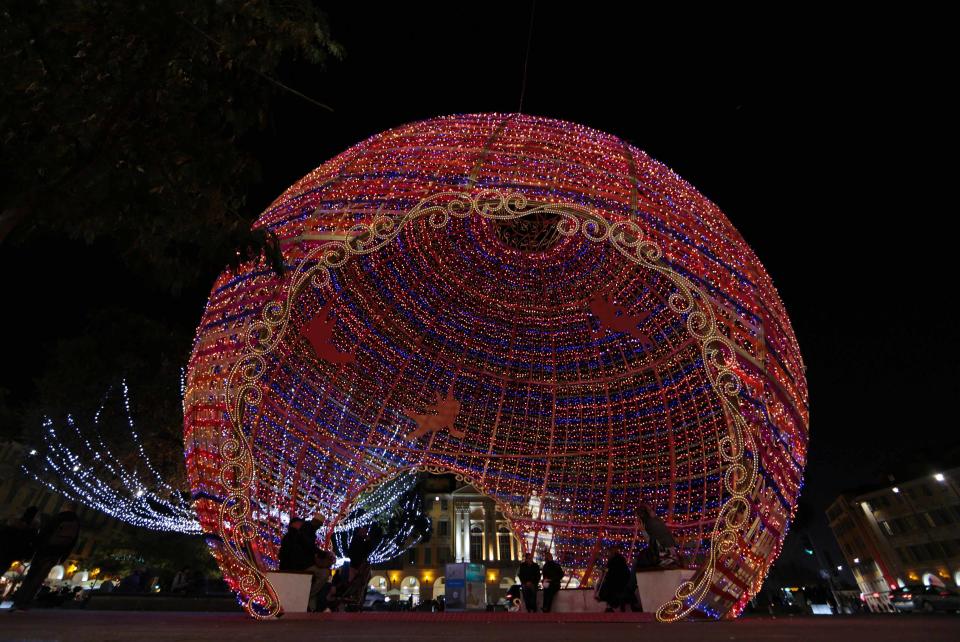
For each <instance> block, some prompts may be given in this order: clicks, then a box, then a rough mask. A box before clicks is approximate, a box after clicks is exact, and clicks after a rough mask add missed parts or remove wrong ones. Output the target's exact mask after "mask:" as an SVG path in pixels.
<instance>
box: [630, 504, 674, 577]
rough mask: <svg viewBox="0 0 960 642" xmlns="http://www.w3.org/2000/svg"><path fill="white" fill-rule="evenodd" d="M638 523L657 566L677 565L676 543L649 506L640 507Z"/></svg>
mask: <svg viewBox="0 0 960 642" xmlns="http://www.w3.org/2000/svg"><path fill="white" fill-rule="evenodd" d="M639 513H640V521H642V522H643V530H645V531H647V537H648V538H649V540H650V548H651V549H652V551H653V555H654V557H655V559H657V563H658V565H659V566H673V565H675V564H676V563H677V542H676V540H675V539H673V533H671V532H670V528H669V527H667V524H666V523H665V522H664V521H663V520H662V519H660V518H659V517H657V515H656V513H654V512H653V511H652V510H651V509H650V507H649V506H641V507H640V511H639Z"/></svg>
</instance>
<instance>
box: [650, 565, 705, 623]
mask: <svg viewBox="0 0 960 642" xmlns="http://www.w3.org/2000/svg"><path fill="white" fill-rule="evenodd" d="M695 572H696V571H692V570H690V569H687V568H673V569H664V570H660V569H652V570H649V571H641V572H639V573H637V592H638V593H640V602H641V604H642V605H643V612H644V613H656V612H657V609H659V608H660V607H661V606H663V604H664V603H666V602H668V601H670V600H672V599H673V597H674V595H675V594H676V592H677V587H678V586H680V585H681V584H682V583H683V582H684V581H686V580H689V579H690V578H691V577H693V574H694V573H695Z"/></svg>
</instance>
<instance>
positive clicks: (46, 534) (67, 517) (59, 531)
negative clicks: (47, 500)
mask: <svg viewBox="0 0 960 642" xmlns="http://www.w3.org/2000/svg"><path fill="white" fill-rule="evenodd" d="M79 537H80V520H79V519H78V518H77V504H76V503H75V502H67V503H66V504H64V505H63V508H61V509H60V512H59V513H58V514H57V515H56V516H55V517H54V518H53V519H51V520H50V523H48V524H47V525H46V526H44V527H43V528H42V529H41V530H40V534H39V535H38V537H37V550H36V552H35V553H34V554H33V559H32V560H31V562H30V570H28V571H27V576H26V577H25V578H24V580H23V584H21V585H20V588H19V589H18V590H17V593H16V595H14V598H13V608H15V609H21V610H22V609H27V608H29V606H30V603H31V602H33V598H34V597H35V596H36V594H37V591H38V590H40V586H41V585H42V584H43V581H44V580H45V579H47V575H49V573H50V569H52V568H53V567H54V566H56V565H57V564H60V563H62V562H63V560H65V559H66V558H67V555H69V554H70V551H72V550H73V547H74V546H76V545H77V539H78V538H79Z"/></svg>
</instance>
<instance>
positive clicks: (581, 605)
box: [541, 589, 607, 613]
mask: <svg viewBox="0 0 960 642" xmlns="http://www.w3.org/2000/svg"><path fill="white" fill-rule="evenodd" d="M541 595H542V593H541ZM593 596H594V592H593V589H560V591H559V592H557V595H556V596H555V597H554V598H553V609H552V611H553V612H554V613H597V612H600V613H602V612H603V611H604V610H605V609H606V608H607V604H606V602H598V601H596V600H595V599H594V598H593Z"/></svg>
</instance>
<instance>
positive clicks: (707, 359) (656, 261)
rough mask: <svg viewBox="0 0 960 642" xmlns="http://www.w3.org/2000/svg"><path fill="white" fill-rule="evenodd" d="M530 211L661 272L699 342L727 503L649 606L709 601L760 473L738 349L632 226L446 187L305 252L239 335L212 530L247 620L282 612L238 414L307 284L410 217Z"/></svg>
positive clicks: (255, 395) (432, 221)
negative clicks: (233, 566)
mask: <svg viewBox="0 0 960 642" xmlns="http://www.w3.org/2000/svg"><path fill="white" fill-rule="evenodd" d="M534 215H535V216H544V215H552V216H556V217H557V223H556V226H557V231H558V232H559V233H560V235H562V236H564V237H572V236H575V235H577V234H582V235H583V237H584V238H585V239H587V240H589V241H592V242H595V243H602V242H608V243H610V244H611V246H612V247H613V248H614V249H615V250H616V251H617V252H619V253H620V254H621V255H623V256H624V257H625V258H626V259H628V260H630V261H632V262H633V263H635V264H636V265H639V266H641V267H644V268H646V269H649V270H653V271H655V272H657V273H659V274H661V275H662V276H664V277H665V278H666V279H668V280H669V281H670V282H671V283H672V285H673V286H674V287H675V288H676V290H675V292H673V293H672V294H671V295H670V296H669V297H668V301H667V303H668V305H669V307H670V309H671V310H672V311H673V312H674V313H676V314H678V315H680V316H681V317H685V321H686V328H687V331H688V332H689V334H690V336H691V337H693V338H694V339H695V340H696V341H697V342H698V343H699V346H700V350H701V356H702V359H703V363H704V369H705V370H706V374H707V377H708V379H709V381H710V385H711V387H712V388H713V389H714V391H715V392H716V394H717V395H718V396H719V398H720V400H721V402H722V404H723V406H724V409H725V411H726V412H725V414H726V416H727V420H728V434H727V436H725V437H724V438H723V439H721V440H720V444H719V452H720V456H721V458H722V460H723V462H724V463H725V464H726V469H725V473H724V480H723V481H724V486H725V490H726V492H727V494H728V498H727V500H726V501H725V502H724V504H723V505H722V506H721V508H720V510H719V513H718V515H717V520H716V522H715V524H714V527H713V530H712V532H711V535H710V539H711V546H710V550H709V555H708V557H707V559H706V560H705V562H704V564H703V565H702V566H701V567H700V569H699V570H698V573H697V574H696V575H695V576H694V577H693V578H692V579H691V580H689V581H686V582H684V583H683V584H681V585H680V586H679V588H678V589H677V591H676V594H675V596H674V598H673V599H672V600H670V601H668V602H667V603H666V604H663V605H662V606H661V607H660V608H659V609H658V610H657V619H658V620H660V621H664V622H670V621H676V620H679V619H682V618H684V617H686V616H687V615H689V614H690V613H691V612H693V611H694V610H696V609H697V607H698V606H699V605H700V604H702V603H703V602H704V600H705V599H706V598H707V596H708V595H709V592H710V586H711V584H712V582H713V580H714V575H715V573H716V572H717V565H718V564H719V563H720V560H721V558H722V556H724V555H726V554H728V553H730V552H731V551H733V550H734V549H735V547H736V546H737V542H738V540H739V538H740V537H742V536H743V534H744V531H745V530H746V528H747V525H748V523H749V518H750V513H751V501H750V493H751V492H752V490H753V488H754V486H755V484H756V481H757V477H758V462H757V458H756V457H755V456H747V455H746V453H747V451H753V452H756V450H755V444H754V439H753V435H752V433H751V431H750V429H749V427H748V425H747V422H746V420H745V418H744V417H743V415H742V414H741V413H740V410H739V404H738V397H739V394H740V390H741V381H740V379H739V377H738V376H737V374H736V372H735V371H734V369H733V368H734V364H735V360H736V356H735V354H736V353H735V351H734V349H733V346H732V345H731V344H730V342H729V341H728V340H727V339H726V338H725V337H724V336H723V335H722V334H721V331H720V326H719V324H718V323H717V318H716V315H715V313H714V311H713V307H712V305H711V303H710V301H709V298H708V297H707V295H706V294H705V293H704V292H703V291H702V290H701V289H700V288H698V287H697V286H696V285H695V284H694V283H693V282H691V281H690V280H689V279H687V278H686V277H684V276H682V275H680V274H679V273H677V272H676V271H674V270H673V269H671V268H670V267H669V266H668V265H667V264H666V263H665V262H664V261H661V259H662V257H663V252H662V250H661V248H660V247H659V246H658V245H657V244H656V243H655V242H653V241H652V240H650V239H648V238H646V236H645V234H644V232H643V230H642V229H641V228H640V226H639V225H638V224H637V223H636V222H634V221H632V220H627V221H616V222H610V221H608V220H606V219H605V218H604V217H603V216H601V215H599V214H598V213H597V212H596V211H594V210H591V209H589V208H587V207H584V206H581V205H576V204H532V203H530V202H529V201H528V200H527V198H526V197H525V196H524V195H523V194H519V193H504V192H501V191H498V190H478V191H476V192H473V193H469V192H452V191H451V192H440V193H437V194H434V195H432V196H430V197H428V198H426V199H424V200H422V201H420V202H419V203H418V204H417V205H416V206H415V207H413V208H412V209H410V210H409V211H407V212H406V213H404V214H402V215H400V216H396V217H394V216H387V215H379V216H377V217H376V218H375V219H374V220H373V221H372V222H371V223H369V224H360V225H356V226H353V227H351V228H350V230H349V232H350V233H351V234H354V235H355V236H353V238H351V239H349V240H343V241H339V240H338V241H329V242H326V243H324V244H322V245H320V246H318V247H316V248H314V249H313V250H311V251H310V252H309V253H308V254H307V255H306V256H305V257H304V258H303V260H301V262H300V263H299V265H298V267H297V269H296V270H295V271H294V272H293V273H291V275H290V276H289V277H288V279H287V281H286V283H285V284H284V288H283V290H282V291H281V293H282V296H281V297H280V298H279V300H275V301H272V302H270V303H268V304H267V305H266V306H265V307H264V309H263V311H262V313H261V315H260V317H259V319H257V320H256V321H253V322H251V323H250V324H249V325H248V326H247V328H246V330H245V333H244V335H243V337H242V342H243V343H242V346H241V349H242V351H243V353H242V356H241V357H240V358H239V360H238V361H237V362H236V364H235V365H234V367H233V368H232V370H231V372H230V374H229V379H228V388H227V390H228V407H229V409H230V434H229V435H228V437H227V439H225V441H224V442H223V443H222V445H221V449H220V450H221V455H222V456H223V459H224V463H223V466H222V468H221V471H220V480H221V483H223V486H224V488H225V489H226V495H227V497H226V500H225V501H224V503H223V504H222V505H221V508H220V513H219V532H220V536H221V537H222V538H223V541H224V542H225V543H226V545H227V548H228V550H229V552H230V553H231V554H232V556H233V558H234V559H235V560H236V561H237V562H238V563H239V565H240V568H242V569H243V573H242V575H241V576H240V578H239V584H240V591H241V594H242V595H244V596H245V597H246V603H245V608H246V610H247V612H248V613H249V614H250V615H252V616H253V617H256V618H269V617H273V616H276V615H277V614H278V613H279V612H280V609H281V605H280V603H279V600H278V599H277V596H276V593H275V592H274V590H273V587H272V586H270V584H269V582H268V581H267V579H266V576H265V575H264V574H263V572H262V571H261V570H260V569H259V568H258V567H257V565H256V564H255V563H254V561H253V559H252V555H251V554H250V553H249V547H250V544H251V542H252V540H254V539H255V538H256V530H257V529H256V525H255V524H254V522H253V521H252V519H251V517H250V493H251V489H252V487H253V475H254V465H253V462H254V455H253V452H252V448H251V446H250V443H249V441H248V440H247V437H246V435H245V433H244V430H243V415H244V409H245V408H247V407H251V406H252V407H256V406H257V405H258V404H259V403H260V401H261V398H262V394H263V393H262V390H261V388H260V385H259V381H260V379H261V378H262V377H263V375H264V374H265V372H266V369H267V356H268V355H270V354H271V353H272V352H273V351H274V350H275V349H276V348H277V347H278V346H279V345H280V343H281V342H282V341H283V339H284V338H285V336H286V334H287V332H288V331H289V329H290V328H289V326H290V315H291V311H292V310H293V309H294V305H295V303H296V301H297V299H298V297H299V296H300V294H301V293H302V292H303V291H304V289H305V288H306V287H312V288H324V287H326V286H328V285H330V284H331V270H333V269H336V268H340V267H342V266H343V265H344V264H346V263H347V261H349V260H350V258H351V257H352V256H354V255H364V254H370V253H373V252H376V251H377V250H379V249H381V248H383V247H385V246H386V245H388V244H389V243H392V242H393V241H394V240H395V239H397V237H398V236H399V235H400V233H401V232H402V231H403V230H404V228H406V227H407V226H408V225H409V224H410V223H411V222H413V221H415V220H419V219H425V220H426V222H427V223H428V224H429V226H430V227H432V228H434V229H441V228H444V227H445V226H446V225H447V224H448V223H449V222H450V221H451V220H453V219H466V218H469V217H472V216H478V217H480V218H481V219H486V220H491V221H504V220H511V219H518V218H522V217H526V216H534Z"/></svg>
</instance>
